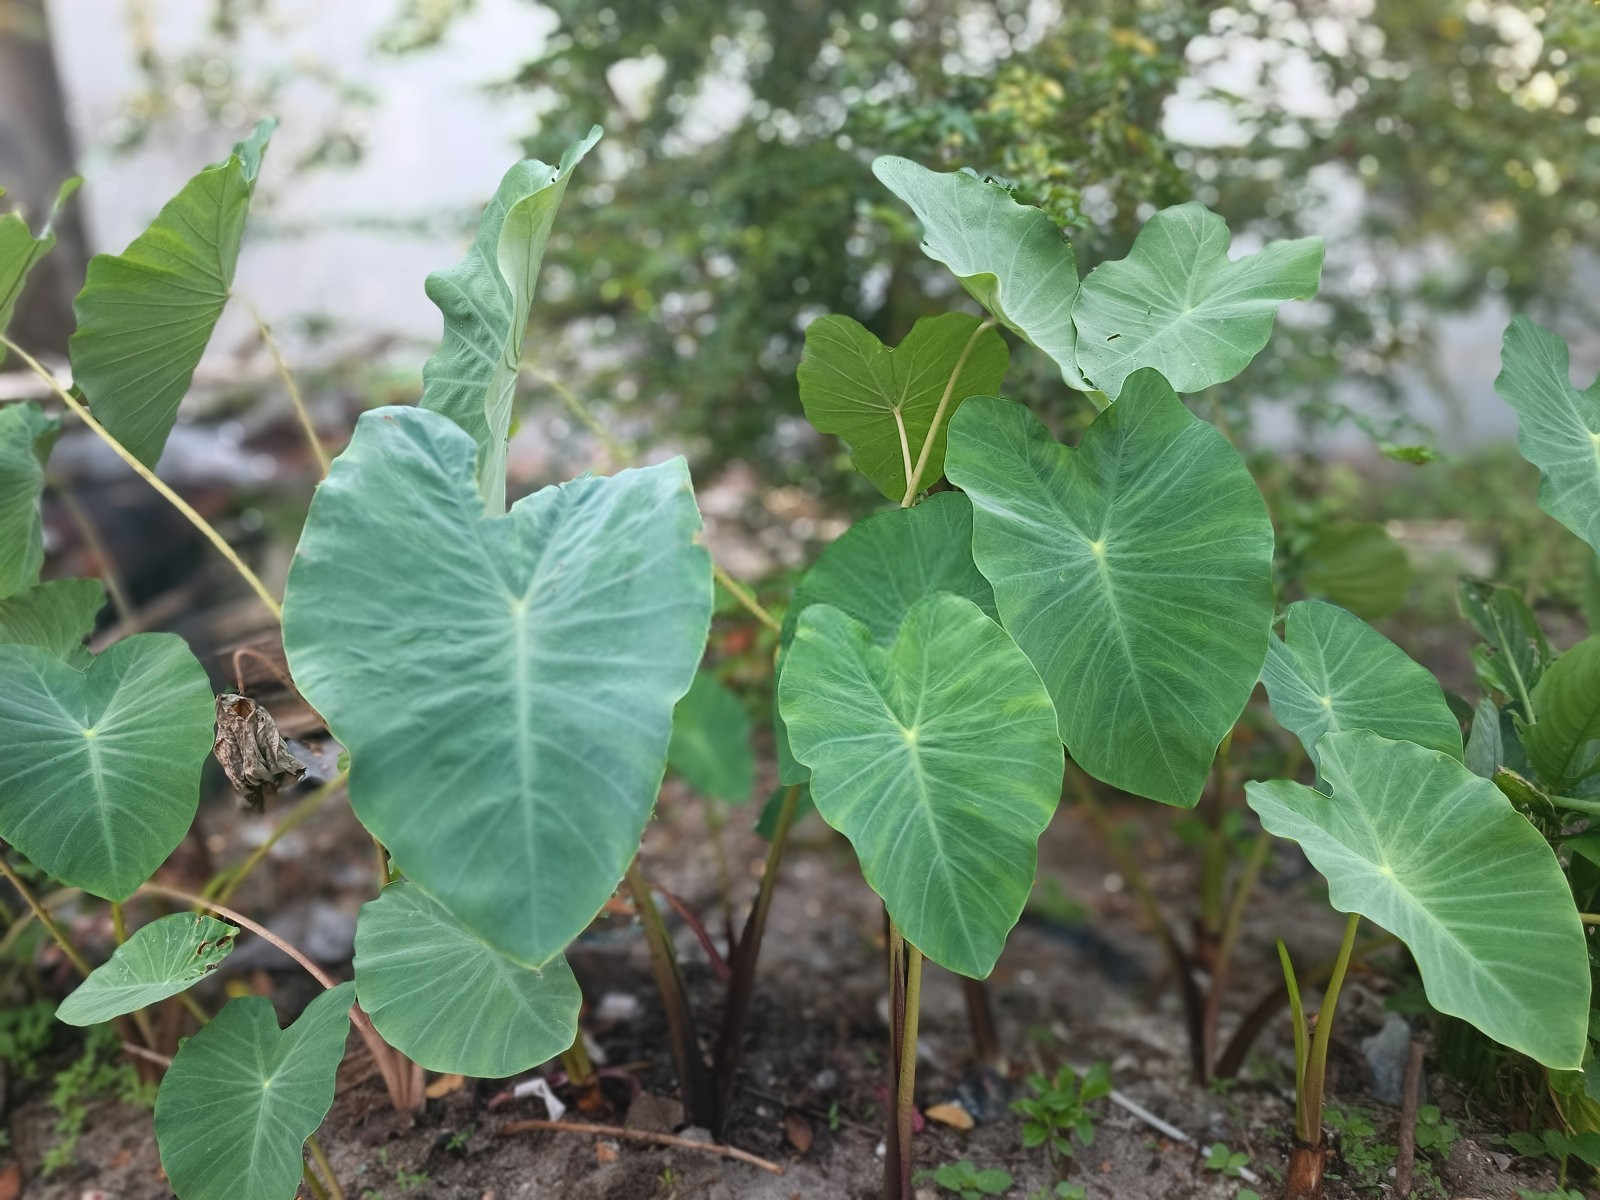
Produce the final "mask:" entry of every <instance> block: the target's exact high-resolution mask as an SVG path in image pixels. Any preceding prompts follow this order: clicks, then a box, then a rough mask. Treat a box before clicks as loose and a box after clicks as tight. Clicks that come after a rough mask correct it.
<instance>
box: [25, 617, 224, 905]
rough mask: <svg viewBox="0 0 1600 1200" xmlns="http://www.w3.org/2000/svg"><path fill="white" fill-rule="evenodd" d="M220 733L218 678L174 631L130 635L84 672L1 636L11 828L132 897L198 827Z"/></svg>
mask: <svg viewBox="0 0 1600 1200" xmlns="http://www.w3.org/2000/svg"><path fill="white" fill-rule="evenodd" d="M211 732H212V696H211V685H210V683H209V682H207V680H206V673H205V671H204V670H203V669H202V668H201V666H200V664H199V663H198V662H196V661H195V658H194V655H193V654H191V653H189V647H188V646H186V645H184V643H183V639H182V638H180V637H177V636H175V635H173V634H170V633H141V634H136V635H135V636H133V637H130V638H124V639H123V640H122V641H120V642H118V643H117V644H116V645H114V646H112V647H111V648H110V649H109V650H107V651H106V652H105V653H104V654H101V655H100V656H99V657H98V658H95V659H94V660H93V661H92V662H90V664H89V665H88V667H87V668H86V669H84V670H82V671H79V670H75V669H74V668H72V667H71V666H69V665H68V664H66V663H64V662H62V661H60V660H59V659H57V658H55V657H54V656H53V655H51V654H50V653H49V652H48V651H45V650H41V649H38V648H36V647H33V646H0V838H4V839H5V840H6V841H8V842H11V843H12V844H13V845H15V846H16V848H17V849H18V850H20V851H22V853H23V854H25V855H26V856H27V858H28V861H30V862H32V863H33V864H34V865H35V866H37V867H39V868H41V869H42V870H44V871H47V872H48V873H49V874H51V875H53V876H55V877H56V878H57V879H59V880H61V881H62V882H63V883H69V884H73V885H75V886H77V887H81V888H83V889H84V890H85V891H88V892H92V893H94V894H95V895H96V896H101V897H104V898H105V899H107V900H126V899H127V898H128V897H129V896H130V895H132V894H133V891H134V889H135V888H137V887H138V886H139V885H140V884H141V883H143V882H144V881H145V880H146V879H148V878H150V876H151V874H152V873H153V872H154V871H155V869H156V868H157V867H159V866H160V865H161V864H162V862H163V861H164V860H165V859H166V857H167V855H169V854H171V853H172V850H173V848H174V847H175V846H177V844H178V843H179V842H180V841H182V840H183V835H184V834H186V833H187V832H188V831H189V825H190V823H191V822H192V821H193V820H194V812H195V807H196V805H197V804H198V803H199V800H200V767H201V765H202V764H203V763H204V762H205V758H206V755H207V754H209V753H210V752H211Z"/></svg>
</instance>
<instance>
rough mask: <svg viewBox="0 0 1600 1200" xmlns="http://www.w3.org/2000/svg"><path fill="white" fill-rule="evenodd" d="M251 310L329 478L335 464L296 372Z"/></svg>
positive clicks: (268, 328) (308, 440) (256, 312)
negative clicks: (313, 418)
mask: <svg viewBox="0 0 1600 1200" xmlns="http://www.w3.org/2000/svg"><path fill="white" fill-rule="evenodd" d="M249 309H250V317H251V319H252V320H254V321H255V323H256V332H257V333H259V334H260V335H261V342H262V344H263V345H264V346H266V348H267V353H268V354H270V355H271V356H272V365H273V366H274V367H276V368H277V370H278V378H279V379H281V380H283V388H284V391H286V392H288V393H289V403H290V404H291V405H293V406H294V415H295V417H296V418H297V419H298V420H299V422H300V428H301V429H302V430H304V431H305V435H306V444H307V445H309V446H310V447H311V453H312V454H313V455H315V456H316V459H317V467H318V469H319V470H321V472H322V476H323V478H327V475H328V468H329V467H330V466H332V465H333V464H332V463H331V462H330V461H329V459H328V451H327V448H326V447H325V446H323V444H322V439H321V438H320V437H318V436H317V427H316V425H315V424H314V423H313V422H312V420H311V410H310V409H308V408H307V407H306V400H305V397H304V396H302V395H301V394H300V385H299V384H298V383H296V382H295V381H294V372H293V371H291V370H289V362H288V360H287V359H285V358H284V357H283V351H282V349H280V348H279V346H278V339H277V338H275V337H273V336H272V327H271V326H269V325H268V324H267V322H266V320H265V319H264V318H263V317H262V315H261V312H260V310H259V309H257V308H256V306H255V305H254V304H252V305H249Z"/></svg>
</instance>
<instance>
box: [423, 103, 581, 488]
mask: <svg viewBox="0 0 1600 1200" xmlns="http://www.w3.org/2000/svg"><path fill="white" fill-rule="evenodd" d="M599 140H600V127H599V126H598V125H596V126H594V127H593V128H592V129H590V130H589V132H588V133H587V134H586V135H585V136H584V137H582V138H580V139H578V140H577V141H575V142H573V143H572V144H571V145H570V146H568V147H567V149H566V151H565V152H564V153H563V154H562V156H561V161H560V162H559V163H558V164H557V165H556V166H554V167H552V166H550V165H548V164H547V163H542V162H540V161H539V160H538V159H534V158H525V159H523V160H522V161H521V162H519V163H517V164H516V165H515V166H513V167H512V168H511V169H510V170H509V171H507V172H506V173H505V177H504V178H502V179H501V180H500V186H499V188H498V189H497V190H496V191H495V194H494V199H493V200H491V201H490V202H489V204H488V206H487V207H486V208H485V209H484V210H483V217H482V219H481V220H480V221H479V224H478V236H477V237H476V238H475V239H474V240H473V243H472V248H471V249H470V250H468V251H467V256H466V257H465V258H464V259H462V260H461V261H460V262H459V263H457V264H456V265H455V266H453V267H451V268H450V269H449V270H447V271H435V272H434V273H433V274H432V275H429V276H428V280H427V285H426V287H427V293H428V299H430V300H432V301H433V302H434V303H435V304H436V305H438V306H439V311H440V312H441V313H442V314H443V315H444V335H443V338H442V340H441V341H440V344H439V349H438V350H436V351H435V352H434V354H433V356H432V357H431V358H429V359H428V361H427V363H426V364H424V366H423V368H422V400H421V404H422V406H423V407H424V408H430V409H433V410H434V411H435V412H442V413H444V414H445V416H447V417H449V418H450V419H451V420H452V421H454V422H455V423H456V424H458V425H460V426H461V428H463V429H465V430H466V431H467V432H468V433H469V434H471V435H472V438H473V440H474V441H475V442H476V443H477V445H478V450H479V460H478V466H477V471H478V475H477V477H478V481H479V488H480V490H481V491H482V492H483V495H484V498H485V502H486V504H487V505H488V507H489V509H490V511H491V512H494V513H501V512H504V511H505V506H506V505H505V474H506V440H507V438H508V437H509V436H510V432H511V415H512V405H513V401H514V400H515V398H516V388H517V372H518V370H519V367H520V363H521V358H522V338H523V334H524V332H525V330H526V329H527V325H528V313H529V311H530V310H531V309H532V307H533V296H534V290H535V288H536V286H537V284H538V280H539V267H540V264H541V263H542V262H543V261H544V252H545V247H546V245H547V244H548V243H549V241H550V230H551V228H552V227H553V226H554V225H555V219H556V212H557V210H559V209H560V207H561V200H562V197H564V196H565V195H566V191H567V180H568V179H569V178H570V177H571V175H572V172H573V170H574V168H576V167H577V165H578V163H579V162H580V161H582V159H583V157H584V155H586V154H588V153H589V151H590V149H592V148H593V146H594V144H595V143H596V142H598V141H599Z"/></svg>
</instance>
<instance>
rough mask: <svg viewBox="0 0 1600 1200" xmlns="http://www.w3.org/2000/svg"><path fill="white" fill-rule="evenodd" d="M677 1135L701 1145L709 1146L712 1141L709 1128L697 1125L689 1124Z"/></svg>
mask: <svg viewBox="0 0 1600 1200" xmlns="http://www.w3.org/2000/svg"><path fill="white" fill-rule="evenodd" d="M678 1136H679V1137H681V1138H682V1139H683V1140H684V1141H686V1142H698V1143H700V1144H701V1145H703V1146H709V1145H710V1144H711V1143H712V1141H713V1138H712V1137H711V1130H709V1129H705V1128H703V1127H702V1126H699V1125H691V1126H689V1128H687V1129H685V1130H683V1131H682V1132H680V1133H679V1134H678Z"/></svg>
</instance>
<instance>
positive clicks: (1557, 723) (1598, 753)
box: [1522, 637, 1600, 797]
mask: <svg viewBox="0 0 1600 1200" xmlns="http://www.w3.org/2000/svg"><path fill="white" fill-rule="evenodd" d="M1533 711H1534V712H1535V713H1536V714H1537V715H1538V717H1539V720H1538V721H1537V722H1536V723H1535V724H1532V725H1528V726H1525V727H1524V728H1523V730H1522V741H1523V745H1524V746H1526V747H1527V750H1528V758H1529V760H1530V761H1531V762H1532V763H1533V765H1534V768H1535V769H1536V770H1537V771H1538V772H1539V776H1540V778H1541V779H1542V780H1543V781H1544V782H1545V783H1546V784H1547V785H1549V788H1550V790H1551V791H1552V792H1559V793H1561V794H1563V795H1567V796H1578V797H1584V796H1589V795H1591V794H1596V793H1597V792H1600V637H1591V638H1587V639H1585V640H1584V641H1581V642H1579V643H1578V644H1577V645H1576V646H1574V647H1573V648H1572V649H1570V650H1568V651H1567V652H1566V653H1565V654H1563V655H1562V656H1561V657H1560V658H1558V659H1556V661H1555V662H1553V663H1551V664H1550V669H1549V670H1548V671H1546V672H1545V673H1544V675H1543V677H1541V678H1540V680H1539V685H1538V686H1537V687H1536V688H1534V689H1533Z"/></svg>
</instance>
